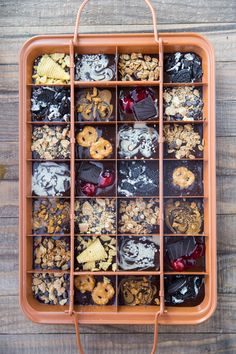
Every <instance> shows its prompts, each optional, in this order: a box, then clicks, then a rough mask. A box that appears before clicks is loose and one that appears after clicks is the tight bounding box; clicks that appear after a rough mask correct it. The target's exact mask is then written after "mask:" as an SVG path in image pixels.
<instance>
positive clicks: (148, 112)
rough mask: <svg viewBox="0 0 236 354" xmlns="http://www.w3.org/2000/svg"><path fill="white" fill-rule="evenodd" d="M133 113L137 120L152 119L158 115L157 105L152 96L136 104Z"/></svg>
mask: <svg viewBox="0 0 236 354" xmlns="http://www.w3.org/2000/svg"><path fill="white" fill-rule="evenodd" d="M133 111H134V114H135V117H136V119H137V120H145V119H150V118H153V117H155V116H156V115H157V109H156V106H155V103H154V102H153V99H152V98H151V97H150V96H148V97H146V98H144V99H143V100H141V101H139V102H136V103H134V105H133Z"/></svg>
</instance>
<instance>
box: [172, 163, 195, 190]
mask: <svg viewBox="0 0 236 354" xmlns="http://www.w3.org/2000/svg"><path fill="white" fill-rule="evenodd" d="M172 178H173V184H174V185H175V186H178V187H179V188H180V189H185V188H188V187H190V186H191V185H192V184H193V183H194V181H195V176H194V173H193V172H192V171H190V170H189V169H188V168H187V167H178V168H175V169H174V171H173V176H172Z"/></svg>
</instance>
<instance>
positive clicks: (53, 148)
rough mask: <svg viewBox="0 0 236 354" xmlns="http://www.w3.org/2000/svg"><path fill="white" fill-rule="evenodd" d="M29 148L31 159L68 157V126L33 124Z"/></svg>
mask: <svg viewBox="0 0 236 354" xmlns="http://www.w3.org/2000/svg"><path fill="white" fill-rule="evenodd" d="M31 150H32V158H33V159H42V160H54V159H62V160H63V159H69V158H70V126H69V125H46V124H45V125H38V126H33V127H32V144H31Z"/></svg>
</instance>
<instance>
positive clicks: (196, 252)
mask: <svg viewBox="0 0 236 354" xmlns="http://www.w3.org/2000/svg"><path fill="white" fill-rule="evenodd" d="M204 253H205V245H203V244H202V243H198V244H197V246H196V248H195V250H194V251H193V253H192V254H191V255H190V258H193V259H198V258H200V257H202V256H203V255H204Z"/></svg>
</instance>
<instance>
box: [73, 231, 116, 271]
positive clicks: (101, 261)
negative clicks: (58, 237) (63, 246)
mask: <svg viewBox="0 0 236 354" xmlns="http://www.w3.org/2000/svg"><path fill="white" fill-rule="evenodd" d="M76 244H77V246H76V247H75V255H76V260H77V263H78V267H76V268H75V269H76V270H84V271H86V270H87V271H92V272H95V271H109V270H113V271H116V268H117V266H116V239H115V237H110V236H107V235H103V236H100V237H96V236H95V237H91V236H88V237H86V236H83V237H81V236H78V237H77V240H76Z"/></svg>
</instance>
